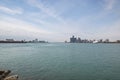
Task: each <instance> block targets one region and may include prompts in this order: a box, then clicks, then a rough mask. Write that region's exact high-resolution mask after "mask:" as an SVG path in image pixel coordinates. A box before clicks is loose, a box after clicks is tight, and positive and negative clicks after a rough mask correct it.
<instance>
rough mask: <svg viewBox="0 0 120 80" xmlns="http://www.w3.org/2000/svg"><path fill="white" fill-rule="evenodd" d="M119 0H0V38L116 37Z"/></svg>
mask: <svg viewBox="0 0 120 80" xmlns="http://www.w3.org/2000/svg"><path fill="white" fill-rule="evenodd" d="M119 4H120V0H71V1H70V0H59V1H57V0H1V1H0V39H6V38H14V39H17V40H21V39H25V40H27V39H28V40H31V39H35V38H38V39H41V40H47V41H53V42H54V41H58V42H61V41H65V40H67V41H69V37H70V36H71V35H77V36H79V37H81V38H83V39H85V38H87V39H96V40H98V39H106V38H108V39H110V40H113V41H114V40H120V31H119V30H120V11H119V9H120V5H119Z"/></svg>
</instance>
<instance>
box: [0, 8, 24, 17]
mask: <svg viewBox="0 0 120 80" xmlns="http://www.w3.org/2000/svg"><path fill="white" fill-rule="evenodd" d="M0 11H2V12H5V13H7V14H12V15H14V14H22V13H23V9H21V8H15V9H11V8H8V7H5V6H0Z"/></svg>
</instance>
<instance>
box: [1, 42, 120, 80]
mask: <svg viewBox="0 0 120 80" xmlns="http://www.w3.org/2000/svg"><path fill="white" fill-rule="evenodd" d="M0 69H2V70H3V69H4V70H8V69H9V70H11V71H12V73H11V75H13V74H18V75H19V78H20V79H19V80H120V44H88V43H81V44H77V43H75V44H72V43H23V44H15V43H14V44H0Z"/></svg>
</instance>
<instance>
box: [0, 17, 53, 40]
mask: <svg viewBox="0 0 120 80" xmlns="http://www.w3.org/2000/svg"><path fill="white" fill-rule="evenodd" d="M48 34H51V32H50V31H47V30H44V29H41V28H40V27H39V26H36V25H34V24H30V23H28V22H25V21H21V20H18V19H15V18H11V17H5V16H4V18H1V19H0V36H4V37H5V38H7V37H9V36H11V37H13V38H20V37H21V39H23V38H24V39H27V38H31V39H32V38H42V39H46V37H45V36H46V35H48Z"/></svg>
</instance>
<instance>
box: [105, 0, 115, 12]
mask: <svg viewBox="0 0 120 80" xmlns="http://www.w3.org/2000/svg"><path fill="white" fill-rule="evenodd" d="M116 2H117V0H105V10H112V9H113V8H114V6H115V3H116Z"/></svg>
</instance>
